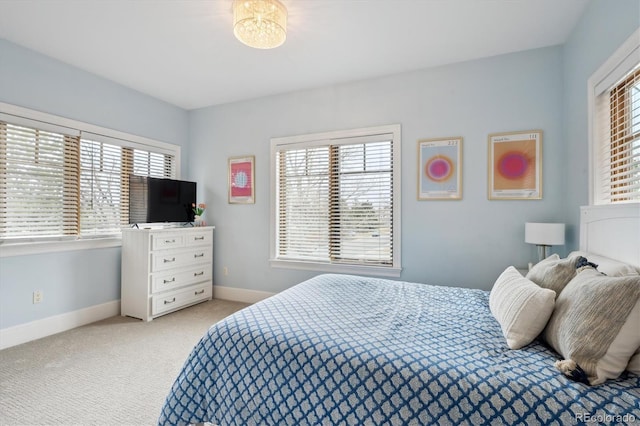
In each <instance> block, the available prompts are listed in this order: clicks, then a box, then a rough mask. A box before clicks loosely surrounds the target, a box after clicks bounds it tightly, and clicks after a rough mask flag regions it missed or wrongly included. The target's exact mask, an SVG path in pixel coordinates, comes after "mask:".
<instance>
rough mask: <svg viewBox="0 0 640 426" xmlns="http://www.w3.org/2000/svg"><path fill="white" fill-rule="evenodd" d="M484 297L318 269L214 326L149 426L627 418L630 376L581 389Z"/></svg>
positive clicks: (639, 403) (630, 417)
mask: <svg viewBox="0 0 640 426" xmlns="http://www.w3.org/2000/svg"><path fill="white" fill-rule="evenodd" d="M488 297H489V293H488V292H486V291H482V290H473V289H463V288H453V287H438V286H430V285H425V284H417V283H408V282H399V281H391V280H384V279H375V278H364V277H355V276H347V275H320V276H317V277H315V278H312V279H310V280H308V281H305V282H303V283H301V284H299V285H297V286H295V287H293V288H290V289H288V290H286V291H284V292H282V293H279V294H278V295H276V296H273V297H271V298H269V299H266V300H263V301H262V302H259V303H256V304H255V305H252V306H250V307H248V308H246V309H243V310H241V311H239V312H236V313H235V314H233V315H231V316H230V317H228V318H226V319H224V320H223V321H221V322H219V323H217V324H215V325H213V326H212V327H211V328H210V329H209V331H208V332H207V333H206V335H205V336H203V337H202V339H201V340H200V342H199V343H198V344H197V345H196V347H195V348H194V349H193V351H192V353H191V355H190V356H189V358H188V359H187V361H186V363H185V365H184V367H183V369H182V371H181V372H180V374H179V376H178V378H177V379H176V381H175V383H174V385H173V387H172V389H171V392H170V393H169V395H168V397H167V399H166V402H165V404H164V406H163V408H162V412H161V415H160V419H159V424H161V425H176V424H189V423H198V422H211V423H214V424H217V425H222V426H225V425H382V424H387V425H405V424H409V425H429V424H455V425H457V424H468V425H479V424H521V423H525V424H528V425H535V424H557V425H570V424H583V423H592V424H596V423H597V422H599V423H601V424H625V423H631V422H632V421H635V422H640V378H638V377H637V376H635V375H630V374H627V373H624V375H623V376H622V377H621V378H620V379H619V380H616V381H610V382H607V383H606V384H604V385H600V386H594V387H589V386H586V385H584V384H581V383H576V382H572V381H570V380H568V379H567V378H566V377H564V376H563V375H561V374H560V373H559V372H558V371H557V370H556V369H555V367H554V366H553V363H554V361H555V360H556V359H557V355H556V354H554V353H553V352H552V351H551V350H549V349H547V348H546V347H545V346H544V345H542V344H540V343H533V344H531V345H528V346H527V347H526V348H524V349H523V350H509V348H508V347H507V345H506V341H505V339H504V337H503V336H502V333H501V331H500V326H499V325H498V323H497V322H496V321H495V319H494V318H493V317H492V316H491V313H490V311H489V307H488ZM593 422H596V423H593Z"/></svg>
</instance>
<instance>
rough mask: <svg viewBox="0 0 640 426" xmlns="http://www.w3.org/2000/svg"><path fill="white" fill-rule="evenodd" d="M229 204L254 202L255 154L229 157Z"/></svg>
mask: <svg viewBox="0 0 640 426" xmlns="http://www.w3.org/2000/svg"><path fill="white" fill-rule="evenodd" d="M228 184H229V204H254V203H255V202H256V198H255V156H253V155H246V156H243V157H230V158H229V177H228Z"/></svg>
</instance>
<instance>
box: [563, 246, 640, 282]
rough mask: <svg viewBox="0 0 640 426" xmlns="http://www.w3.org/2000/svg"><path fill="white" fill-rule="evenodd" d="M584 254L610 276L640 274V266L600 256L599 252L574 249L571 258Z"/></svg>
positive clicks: (570, 254)
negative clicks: (592, 252)
mask: <svg viewBox="0 0 640 426" xmlns="http://www.w3.org/2000/svg"><path fill="white" fill-rule="evenodd" d="M577 256H583V257H586V258H587V259H589V261H590V262H593V263H595V264H596V265H598V271H600V272H602V273H604V274H607V275H609V276H610V277H628V276H634V275H640V268H636V267H634V266H631V265H629V264H627V263H623V262H619V261H617V260H613V259H609V258H608V257H604V256H599V255H597V254H591V253H587V252H584V251H573V252H571V253H569V256H567V257H569V258H573V257H577Z"/></svg>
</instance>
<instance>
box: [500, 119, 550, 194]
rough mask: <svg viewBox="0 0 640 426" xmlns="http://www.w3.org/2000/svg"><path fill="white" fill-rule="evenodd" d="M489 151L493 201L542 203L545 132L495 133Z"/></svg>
mask: <svg viewBox="0 0 640 426" xmlns="http://www.w3.org/2000/svg"><path fill="white" fill-rule="evenodd" d="M488 151H489V152H488V159H489V165H488V182H487V187H488V194H487V196H488V198H489V199H490V200H540V199H542V130H527V131H518V132H505V133H492V134H490V135H489V137H488Z"/></svg>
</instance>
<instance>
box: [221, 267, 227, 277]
mask: <svg viewBox="0 0 640 426" xmlns="http://www.w3.org/2000/svg"><path fill="white" fill-rule="evenodd" d="M222 273H223V274H224V276H225V277H226V276H227V275H229V268H227V267H226V266H225V267H224V268H223V269H222Z"/></svg>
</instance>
